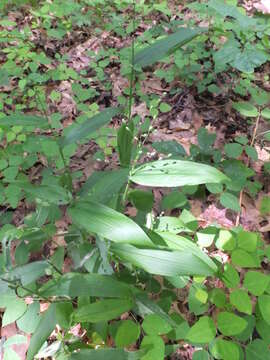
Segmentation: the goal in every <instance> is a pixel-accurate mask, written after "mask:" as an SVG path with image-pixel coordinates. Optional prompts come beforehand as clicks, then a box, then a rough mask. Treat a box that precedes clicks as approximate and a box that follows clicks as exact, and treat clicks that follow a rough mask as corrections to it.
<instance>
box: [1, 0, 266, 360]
mask: <svg viewBox="0 0 270 360" xmlns="http://www.w3.org/2000/svg"><path fill="white" fill-rule="evenodd" d="M235 3H236V2H235V1H227V2H224V1H221V0H211V1H208V2H194V3H192V4H188V5H187V7H186V8H185V13H187V14H189V12H191V13H192V14H193V17H191V19H190V20H189V22H187V20H186V19H185V17H184V16H182V15H181V14H178V15H177V16H174V17H173V16H172V15H173V14H172V10H171V7H169V6H168V4H167V2H166V1H163V2H159V3H157V2H155V1H143V0H141V1H138V2H132V1H128V0H126V1H120V0H114V1H105V0H94V1H88V0H82V1H75V0H69V1H63V0H54V1H21V2H20V3H17V2H16V3H15V2H10V1H6V2H2V4H1V7H0V10H1V11H2V19H1V21H0V26H1V28H0V37H1V39H0V40H1V45H0V47H1V63H2V65H1V69H0V82H1V88H2V90H3V91H2V92H1V94H0V99H1V104H0V106H1V113H0V136H1V146H0V210H1V213H0V224H1V230H0V238H1V255H0V276H1V277H0V292H1V297H0V308H3V309H5V310H4V314H3V317H2V326H3V327H5V326H7V325H8V324H12V323H14V322H16V326H17V328H18V329H19V330H20V331H21V333H20V334H17V335H14V336H13V337H11V338H8V339H7V340H5V339H4V338H3V341H2V340H1V349H3V352H4V359H17V358H18V355H17V354H16V352H15V351H14V349H13V347H12V346H13V345H14V344H21V343H25V342H26V341H27V339H26V337H25V335H23V334H31V340H30V344H29V347H28V351H27V360H31V359H34V358H48V357H52V358H54V359H58V360H60V359H61V360H64V359H74V360H75V359H77V360H78V359H86V358H89V359H90V358H91V359H93V360H94V359H105V358H109V359H112V360H113V359H117V360H119V359H133V360H134V359H144V360H158V359H164V358H166V357H168V358H171V357H172V356H173V354H174V353H175V352H177V351H178V350H179V349H181V348H185V347H187V346H189V347H190V349H192V352H193V357H192V359H193V360H207V359H224V360H241V359H247V360H254V359H255V360H257V359H258V360H262V359H264V360H265V359H268V358H270V351H269V345H270V337H269V334H270V277H269V261H270V246H269V245H268V244H267V241H265V240H266V239H265V238H264V237H263V236H262V234H261V233H260V232H259V231H255V230H254V231H247V229H245V228H244V227H243V226H242V224H241V207H242V205H243V204H242V203H243V197H244V196H249V197H251V198H256V196H257V195H258V193H259V192H261V191H263V190H264V189H266V185H265V184H264V178H267V176H269V172H270V166H269V163H267V162H265V164H264V167H263V170H262V172H263V175H262V176H260V177H258V176H257V174H256V172H255V171H254V169H253V167H252V164H253V163H254V162H256V161H258V153H257V149H258V148H256V147H255V145H256V144H257V145H258V146H259V147H260V149H263V150H264V151H265V152H266V153H267V151H268V149H269V147H268V145H267V142H269V140H270V138H269V134H270V132H269V130H268V129H266V130H265V129H264V131H260V124H261V123H262V122H263V123H266V124H267V121H268V120H269V119H270V108H269V107H268V106H269V94H268V92H267V85H268V84H269V75H268V74H267V72H266V73H264V72H263V69H264V68H263V67H264V66H267V65H269V64H268V63H267V61H268V60H269V34H270V21H269V18H268V17H266V16H253V17H250V16H247V15H246V14H245V13H244V10H243V9H242V8H240V7H237V5H236V4H235ZM18 8H19V9H20V11H21V14H22V16H19V17H16V16H15V18H16V19H17V20H16V21H14V20H12V14H13V12H14V13H16V11H18ZM25 14H28V18H27V17H26V19H27V20H26V21H25V18H24V15H25ZM17 15H18V14H17ZM153 17H154V18H155V17H157V18H158V19H159V23H158V24H157V25H156V26H151V27H150V26H148V25H149V24H151V23H152V19H153ZM142 23H144V24H147V26H145V28H147V30H145V31H141V30H140V26H142ZM103 32H105V33H106V32H107V33H110V32H111V33H113V37H114V39H118V40H119V39H120V42H117V41H118V40H114V41H115V44H114V45H115V47H113V46H110V44H108V43H107V44H106V41H104V46H101V42H102V41H103V40H101V39H102V34H103ZM138 34H139V35H138ZM92 38H96V40H97V43H98V44H99V49H98V51H96V49H89V50H86V53H85V54H86V55H87V56H88V59H90V61H89V62H87V63H86V65H84V66H80V67H76V66H75V65H74V64H73V63H72V62H70V60H69V56H72V53H69V54H68V55H67V53H66V52H65V51H62V49H63V48H66V49H69V48H70V46H72V45H74V42H75V43H76V42H79V43H82V44H83V43H84V42H85V41H88V40H89V39H92ZM85 54H83V55H82V54H81V53H79V55H78V57H79V58H80V57H81V59H82V58H83V56H85ZM111 68H113V69H114V71H116V72H117V74H118V75H119V76H121V79H122V82H123V83H124V84H125V85H124V88H123V91H122V92H121V93H116V95H114V92H115V90H114V83H113V80H112V79H113V77H112V74H111V72H110V69H111ZM261 73H262V74H265V75H263V76H261V77H260V76H259V74H261ZM150 74H151V75H150ZM149 76H155V77H156V78H157V79H159V80H160V81H162V82H163V83H164V84H166V86H167V85H168V84H170V83H173V82H179V81H181V84H182V86H183V88H184V89H191V88H192V89H193V91H196V94H197V96H198V97H204V98H206V97H209V96H210V97H211V96H213V97H214V98H215V97H219V96H223V101H224V99H225V100H226V101H227V102H230V103H231V108H232V110H231V111H233V112H234V113H237V117H238V118H239V117H240V119H241V121H242V122H246V123H247V124H248V125H249V126H250V128H251V129H252V131H251V133H246V134H242V135H238V136H235V137H234V138H233V139H232V141H231V139H227V143H226V144H225V146H223V147H222V146H219V147H217V146H216V145H215V144H216V134H215V133H214V132H212V131H210V132H209V131H208V130H207V129H206V128H205V127H204V126H201V128H200V129H199V130H198V134H197V143H196V144H192V145H191V146H190V151H189V153H187V152H186V150H185V149H184V147H183V146H182V145H181V144H180V143H179V142H177V141H175V140H167V141H162V140H161V141H154V142H151V141H150V139H151V136H152V134H153V133H154V132H155V130H156V128H157V120H158V118H159V116H164V117H166V116H168V117H169V116H170V113H172V112H173V104H172V103H171V102H170V99H171V98H172V97H173V96H176V95H177V96H178V95H181V94H182V92H183V91H184V89H183V88H180V87H177V86H176V87H171V89H170V90H169V91H167V92H166V93H165V92H164V94H163V95H165V96H163V95H160V94H155V93H151V92H145V91H144V88H143V86H142V84H143V83H145V82H147V81H148V80H149ZM225 79H226V81H225ZM63 83H64V84H65V85H66V84H67V83H68V84H70V86H69V87H67V88H64V90H63V91H62V90H61V89H60V87H59V86H60V84H63ZM194 89H195V90H194ZM66 90H68V91H69V92H70V93H71V99H72V102H71V103H72V104H73V107H72V109H71V110H70V111H69V110H68V111H66V112H65V111H64V112H62V113H61V111H59V110H58V106H59V105H60V104H61V101H62V100H63V96H64V95H63V92H65V91H66ZM138 104H144V109H145V111H146V114H143V115H142V114H138V113H136V112H135V113H134V108H136V106H137V105H138ZM224 106H225V105H224ZM64 110H65V109H64ZM70 112H71V113H72V114H70ZM70 115H72V116H71V118H72V120H73V121H69V120H70ZM112 119H114V125H115V124H118V125H119V126H114V125H113V126H112V125H110V124H111V120H112ZM89 144H92V145H91V146H93V147H92V148H90V147H89ZM91 149H94V150H93V151H92V150H91ZM85 154H88V157H87V161H84V163H83V164H84V165H83V167H81V166H80V161H81V158H82V157H84V156H85ZM153 154H154V155H153ZM89 155H90V156H89ZM93 163H97V164H102V163H104V164H105V167H104V168H103V169H95V170H94V171H93V170H91V169H90V171H89V173H88V172H87V171H86V170H87V168H85V166H89V167H91V166H92V164H93ZM89 174H90V175H89ZM264 186H265V188H264ZM156 188H157V189H159V190H161V189H163V192H162V196H161V198H160V199H159V200H157V198H156V197H155V196H154V192H153V189H156ZM209 196H211V197H212V198H214V199H215V201H217V202H219V204H220V206H221V207H224V208H226V209H228V210H229V212H230V214H231V218H232V219H233V223H234V224H235V226H234V225H232V226H230V227H227V228H224V227H222V226H221V225H219V224H217V223H211V224H210V223H209V224H207V225H206V226H204V227H203V226H201V222H200V219H197V218H196V217H195V216H194V215H193V214H192V211H191V200H192V199H195V198H196V199H202V201H207V200H206V199H207V197H209ZM269 208H270V198H269V196H267V195H265V196H264V197H263V199H262V202H261V208H260V211H261V216H262V217H266V216H267V215H269V213H270V209H269ZM130 209H133V210H134V209H135V213H134V211H133V212H131V213H130V214H129V215H130V216H128V215H127V214H128V213H129V210H130ZM157 209H158V211H157ZM184 294H186V296H184ZM183 296H184V301H183ZM25 300H27V301H25ZM40 304H43V305H44V304H45V305H46V310H44V311H43V312H42V313H40ZM78 324H80V325H79V326H80V331H79V332H75V331H74V328H75V327H78Z"/></svg>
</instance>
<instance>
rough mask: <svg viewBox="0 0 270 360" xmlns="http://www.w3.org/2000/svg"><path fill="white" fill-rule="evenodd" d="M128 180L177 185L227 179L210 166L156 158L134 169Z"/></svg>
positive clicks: (140, 183)
mask: <svg viewBox="0 0 270 360" xmlns="http://www.w3.org/2000/svg"><path fill="white" fill-rule="evenodd" d="M130 180H131V181H133V182H134V183H136V184H139V185H144V186H159V187H177V186H185V185H200V184H206V183H220V182H224V181H226V180H228V178H227V177H226V176H225V175H224V174H222V173H221V172H220V171H219V170H217V169H215V168H214V167H212V166H209V165H205V164H199V163H195V162H192V161H184V160H158V161H154V162H152V163H148V164H144V165H141V166H139V167H138V168H137V169H135V170H134V172H133V174H132V175H131V176H130Z"/></svg>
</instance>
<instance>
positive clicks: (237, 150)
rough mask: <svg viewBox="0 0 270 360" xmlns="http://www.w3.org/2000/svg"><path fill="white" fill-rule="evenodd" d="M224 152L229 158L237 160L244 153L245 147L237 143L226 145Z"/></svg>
mask: <svg viewBox="0 0 270 360" xmlns="http://www.w3.org/2000/svg"><path fill="white" fill-rule="evenodd" d="M224 150H225V153H226V155H227V156H228V157H230V158H233V159H237V158H238V157H239V156H241V154H242V152H243V146H242V145H240V144H237V143H232V144H226V145H225V146H224Z"/></svg>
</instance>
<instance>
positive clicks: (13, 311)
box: [0, 294, 27, 326]
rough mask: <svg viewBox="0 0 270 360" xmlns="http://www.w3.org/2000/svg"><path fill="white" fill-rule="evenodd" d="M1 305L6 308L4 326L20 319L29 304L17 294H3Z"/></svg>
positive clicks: (3, 319)
mask: <svg viewBox="0 0 270 360" xmlns="http://www.w3.org/2000/svg"><path fill="white" fill-rule="evenodd" d="M0 307H4V308H6V310H5V312H4V315H3V318H2V326H6V325H9V324H11V323H13V322H14V321H16V320H17V319H19V318H20V317H21V316H22V315H23V314H24V313H25V312H26V310H27V305H26V303H25V302H24V300H23V299H19V298H18V297H17V296H15V295H5V294H4V295H2V296H1V302H0Z"/></svg>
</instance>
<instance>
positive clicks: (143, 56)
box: [134, 28, 206, 67]
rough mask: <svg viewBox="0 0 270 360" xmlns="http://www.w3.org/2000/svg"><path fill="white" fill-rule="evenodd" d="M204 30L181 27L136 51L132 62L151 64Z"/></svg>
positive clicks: (141, 64)
mask: <svg viewBox="0 0 270 360" xmlns="http://www.w3.org/2000/svg"><path fill="white" fill-rule="evenodd" d="M205 31H206V29H204V28H196V29H188V28H181V29H179V30H178V31H176V32H175V33H174V34H171V35H169V36H167V37H165V38H164V39H161V40H158V41H156V42H155V43H154V44H152V45H150V46H148V47H146V48H145V49H143V50H141V51H139V52H137V53H136V54H135V59H134V63H135V65H139V66H141V67H145V66H149V65H152V64H154V63H155V62H157V61H159V60H161V59H162V58H164V57H165V56H167V55H168V54H169V53H171V52H173V51H174V50H176V49H177V48H179V47H181V46H183V45H185V44H186V43H187V42H189V41H191V40H192V39H193V38H195V37H196V36H197V35H199V34H201V33H203V32H205Z"/></svg>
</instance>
